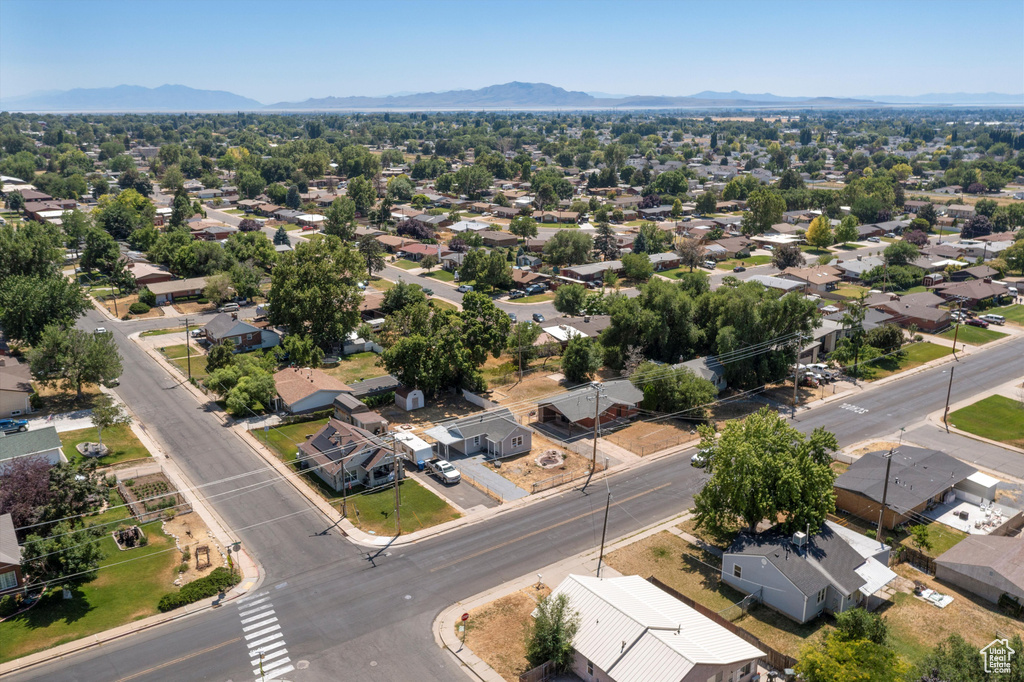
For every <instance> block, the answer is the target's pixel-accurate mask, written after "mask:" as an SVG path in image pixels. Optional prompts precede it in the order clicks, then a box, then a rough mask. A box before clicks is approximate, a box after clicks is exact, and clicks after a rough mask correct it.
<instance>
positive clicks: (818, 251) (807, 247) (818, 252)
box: [800, 244, 832, 256]
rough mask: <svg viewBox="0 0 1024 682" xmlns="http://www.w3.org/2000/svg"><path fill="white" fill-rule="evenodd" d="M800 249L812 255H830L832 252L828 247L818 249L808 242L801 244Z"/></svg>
mask: <svg viewBox="0 0 1024 682" xmlns="http://www.w3.org/2000/svg"><path fill="white" fill-rule="evenodd" d="M800 250H801V251H803V252H804V253H809V254H810V255H812V256H830V255H832V252H831V251H829V250H828V249H819V248H818V247H817V246H811V245H810V244H801V245H800Z"/></svg>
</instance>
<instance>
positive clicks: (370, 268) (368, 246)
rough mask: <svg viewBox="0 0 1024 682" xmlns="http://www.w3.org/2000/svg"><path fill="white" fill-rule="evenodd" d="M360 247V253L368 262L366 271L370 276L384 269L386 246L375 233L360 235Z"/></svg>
mask: <svg viewBox="0 0 1024 682" xmlns="http://www.w3.org/2000/svg"><path fill="white" fill-rule="evenodd" d="M358 249H359V255H360V256H362V257H363V260H364V261H365V262H366V271H367V273H368V274H369V276H370V277H373V273H375V272H380V271H381V270H383V269H384V266H385V265H386V263H385V261H384V246H383V245H382V244H381V243H380V242H379V241H377V240H376V239H375V238H374V237H373V235H369V234H366V235H363V236H362V237H360V238H359V243H358Z"/></svg>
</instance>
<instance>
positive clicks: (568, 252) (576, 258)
mask: <svg viewBox="0 0 1024 682" xmlns="http://www.w3.org/2000/svg"><path fill="white" fill-rule="evenodd" d="M593 249H594V240H593V239H591V237H590V235H588V234H586V233H585V232H580V231H579V230H561V231H560V232H558V233H557V234H555V236H553V237H552V238H551V239H549V240H548V241H547V243H545V244H544V258H545V260H547V261H548V262H550V263H552V264H554V265H579V264H581V263H586V262H587V261H588V260H589V259H590V252H591V251H593Z"/></svg>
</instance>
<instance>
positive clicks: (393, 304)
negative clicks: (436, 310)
mask: <svg viewBox="0 0 1024 682" xmlns="http://www.w3.org/2000/svg"><path fill="white" fill-rule="evenodd" d="M426 301H427V297H426V295H425V294H424V293H423V289H422V288H421V287H419V286H417V285H415V284H407V283H406V282H398V283H396V284H395V286H393V287H391V288H390V289H388V290H387V291H385V292H384V301H383V302H382V303H381V306H380V309H381V311H382V312H383V313H384V314H385V315H390V314H391V313H393V312H395V311H396V310H402V309H403V308H408V307H409V306H412V305H416V304H417V303H426Z"/></svg>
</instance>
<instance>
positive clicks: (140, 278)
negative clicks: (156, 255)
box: [127, 261, 174, 287]
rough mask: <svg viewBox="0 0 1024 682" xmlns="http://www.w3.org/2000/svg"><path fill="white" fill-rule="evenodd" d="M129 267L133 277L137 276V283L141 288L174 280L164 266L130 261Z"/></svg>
mask: <svg viewBox="0 0 1024 682" xmlns="http://www.w3.org/2000/svg"><path fill="white" fill-rule="evenodd" d="M127 266H128V269H129V270H130V271H131V273H132V275H134V276H135V282H136V283H137V284H138V285H139V286H140V287H148V286H149V285H150V284H156V283H157V282H170V281H171V280H173V279H174V275H173V274H172V273H171V271H170V270H168V269H167V268H165V267H164V266H162V265H154V264H153V263H136V262H134V261H129V262H128V263H127Z"/></svg>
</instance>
